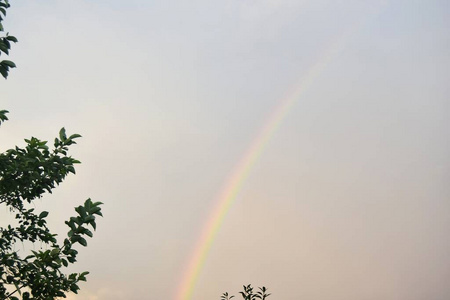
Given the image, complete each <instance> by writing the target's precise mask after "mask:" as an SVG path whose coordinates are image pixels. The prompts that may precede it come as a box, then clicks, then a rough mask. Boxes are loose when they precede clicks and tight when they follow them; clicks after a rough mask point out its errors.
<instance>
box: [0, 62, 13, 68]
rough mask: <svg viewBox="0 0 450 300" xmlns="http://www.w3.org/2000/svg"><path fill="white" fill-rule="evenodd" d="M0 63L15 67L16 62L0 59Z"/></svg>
mask: <svg viewBox="0 0 450 300" xmlns="http://www.w3.org/2000/svg"><path fill="white" fill-rule="evenodd" d="M0 64H2V65H5V66H8V67H10V68H15V67H16V64H15V63H13V62H12V61H10V60H2V61H1V62H0Z"/></svg>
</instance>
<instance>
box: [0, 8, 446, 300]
mask: <svg viewBox="0 0 450 300" xmlns="http://www.w3.org/2000/svg"><path fill="white" fill-rule="evenodd" d="M11 2H12V7H11V8H10V9H9V10H8V16H7V18H6V19H5V22H4V27H5V29H6V30H7V31H9V32H10V33H11V34H12V35H15V36H16V37H17V38H18V39H19V43H17V44H15V45H13V48H12V52H11V56H10V59H11V60H13V61H14V62H15V63H16V64H17V66H18V67H17V69H14V70H12V71H11V73H10V76H9V78H8V80H6V81H4V80H2V81H0V87H1V95H0V104H1V105H0V109H7V110H9V111H10V114H9V119H10V121H8V122H6V123H4V124H2V127H1V130H0V139H1V142H0V150H1V151H4V150H6V149H8V148H11V147H13V146H14V145H22V146H23V145H24V142H23V138H28V137H30V136H36V137H39V138H42V139H45V140H52V139H53V138H54V137H55V136H56V135H57V133H58V131H59V129H60V128H61V127H63V126H64V127H65V128H66V130H67V132H68V133H69V134H72V133H79V134H81V135H82V136H83V138H82V139H80V140H79V142H78V144H77V145H75V146H74V147H73V150H72V155H73V156H74V157H75V158H77V159H79V160H81V161H82V164H81V165H80V166H78V168H77V174H76V176H70V177H69V178H68V179H67V180H66V181H65V182H64V183H63V184H62V185H61V186H60V187H58V188H57V189H56V190H55V191H54V193H53V194H52V195H48V196H46V197H44V198H43V199H42V200H38V201H36V209H38V210H41V209H42V210H49V211H50V215H49V217H48V218H49V224H50V226H51V228H52V229H53V230H54V231H56V232H58V233H59V234H60V238H61V239H62V238H63V237H64V234H65V233H66V232H67V228H66V226H65V225H64V221H65V220H66V219H68V218H69V217H70V216H72V215H73V214H74V211H73V207H75V206H77V205H79V204H80V203H82V202H83V201H84V200H85V199H86V198H88V197H91V198H92V199H93V200H94V201H101V202H104V203H105V204H104V207H103V210H104V216H105V217H104V218H103V219H101V220H99V221H98V228H97V232H96V233H95V235H94V238H93V239H91V240H89V241H88V247H87V248H85V249H80V256H79V263H78V264H77V265H76V267H75V268H74V270H76V271H84V270H89V271H90V272H91V274H90V275H89V277H88V282H87V283H83V284H82V285H81V290H82V292H81V293H80V295H79V296H77V297H75V296H71V297H70V299H72V300H74V299H76V300H83V299H87V300H118V299H127V300H128V299H132V300H134V299H136V300H138V299H160V300H164V299H172V300H188V299H176V293H177V291H178V289H179V286H180V285H181V284H182V281H183V276H184V272H185V270H186V268H187V266H188V264H189V262H190V259H191V257H192V253H193V252H194V250H195V248H196V247H197V244H198V241H199V238H200V235H201V232H202V230H203V229H204V227H205V226H206V225H205V224H206V223H207V220H208V218H209V217H210V215H211V212H212V211H213V208H214V207H215V205H216V204H217V201H218V197H219V193H220V191H221V190H222V188H223V186H224V185H225V184H226V182H227V180H228V179H229V178H230V176H232V173H233V170H234V168H235V167H236V165H237V164H238V163H239V161H240V160H241V159H242V157H243V156H244V155H245V153H246V151H247V150H248V149H249V147H250V146H251V145H252V142H253V141H254V139H255V137H256V136H257V135H258V133H259V132H260V131H261V128H263V126H264V125H265V124H267V122H268V120H269V119H270V116H271V114H272V113H273V112H274V111H275V110H276V109H277V108H278V107H279V106H280V105H281V103H283V100H284V99H286V97H287V95H290V92H291V91H292V90H295V89H296V88H298V87H299V84H301V82H302V81H301V80H302V78H306V77H308V76H309V77H311V76H310V74H311V70H312V69H313V68H314V66H317V65H318V64H322V67H321V69H320V70H319V72H318V73H317V74H316V75H317V76H315V77H314V78H313V80H312V81H311V82H310V84H309V87H308V88H307V89H306V90H305V91H304V92H303V93H302V94H301V95H299V96H298V97H297V98H296V99H295V100H296V101H295V103H294V105H293V106H292V108H291V109H290V110H289V112H288V114H287V115H286V116H285V117H284V118H283V119H282V121H281V122H280V124H279V126H278V128H277V130H276V131H275V133H274V135H273V136H272V137H271V138H270V140H269V142H268V144H267V147H266V148H265V149H264V151H263V152H262V154H261V156H260V157H259V159H258V160H257V161H256V163H255V164H254V166H253V168H252V169H251V171H250V173H249V177H248V179H247V180H246V181H245V182H244V183H243V186H242V189H241V190H240V193H239V194H238V196H237V198H236V199H235V201H234V203H233V205H232V206H231V208H230V210H229V211H228V214H227V215H226V217H225V219H224V221H223V223H222V226H221V227H220V230H219V231H218V233H217V235H216V237H215V240H214V243H213V244H212V247H211V250H210V252H209V254H208V256H207V258H206V261H205V265H204V268H202V270H201V272H200V275H199V278H198V281H197V284H196V285H195V288H194V294H193V297H192V300H207V299H219V298H220V295H221V294H222V293H223V292H225V291H228V292H230V293H231V294H235V295H236V297H237V294H238V291H239V290H240V289H241V287H242V285H243V284H248V283H252V284H254V285H255V286H262V285H265V286H266V287H268V288H269V291H271V292H272V293H273V296H271V297H270V298H269V299H272V298H273V299H274V300H275V299H283V300H298V299H305V300H344V299H345V300H353V299H354V300H379V299H383V300H398V299H402V300H423V299H433V300H445V299H448V296H449V295H450V285H449V284H448V279H449V278H450V255H449V253H450V239H449V238H448V236H449V233H450V230H449V229H450V201H449V200H450V184H449V178H450V155H449V153H450V126H449V112H450V101H449V99H450V87H449V86H450V85H449V83H448V82H449V78H450V55H449V53H450V21H449V20H450V3H449V1H446V0H442V1H438V0H391V1H375V0H374V1H360V0H345V1H344V0H341V1H337V0H315V1H313V0H309V1H308V0H225V1H205V0H191V1H159V0H155V1H143V0H140V1H138V0H128V1H117V0H89V1H88V0H46V1H11ZM336 45H338V46H339V47H337V46H336ZM330 49H331V50H333V51H334V52H333V51H332V52H330V51H331V50H330ZM330 53H332V54H330ZM328 54H330V55H328ZM327 55H328V56H327ZM327 57H328V60H326V58H327ZM0 214H1V215H0V216H1V224H0V225H4V224H6V223H7V222H8V221H7V220H8V219H10V218H11V217H10V216H9V213H8V211H7V210H6V209H2V210H1V211H0ZM189 300H191V299H189Z"/></svg>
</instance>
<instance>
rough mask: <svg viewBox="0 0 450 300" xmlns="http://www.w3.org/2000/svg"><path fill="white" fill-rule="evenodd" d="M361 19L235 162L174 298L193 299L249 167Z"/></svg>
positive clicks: (332, 45)
mask: <svg viewBox="0 0 450 300" xmlns="http://www.w3.org/2000/svg"><path fill="white" fill-rule="evenodd" d="M386 3H387V1H381V4H386ZM382 6H384V5H380V6H379V7H378V9H376V10H375V11H376V12H379V11H380V8H381V7H382ZM373 15H375V14H372V16H373ZM362 21H367V18H366V19H365V20H360V22H359V23H357V26H353V27H352V28H351V29H350V30H349V31H346V32H345V33H344V34H342V35H340V36H339V37H338V38H336V39H335V40H334V41H333V42H331V43H330V46H329V47H328V48H327V49H326V51H324V52H323V54H322V55H320V56H319V59H318V60H317V62H316V63H315V64H313V65H312V66H311V67H310V68H309V70H308V71H307V72H306V74H305V76H304V77H302V78H301V79H300V80H299V81H298V83H297V84H296V85H294V89H293V90H292V91H291V92H290V93H288V94H287V96H286V97H284V98H282V99H281V100H280V101H279V102H280V103H279V105H278V106H277V108H276V109H275V111H274V112H273V113H272V114H271V115H270V117H269V118H268V120H267V121H266V122H265V123H264V124H265V125H264V126H263V128H262V130H261V131H260V132H259V134H258V135H257V137H256V138H255V139H254V140H253V142H252V143H251V146H250V147H249V149H248V150H247V151H246V153H245V155H244V157H243V158H242V160H241V161H240V162H239V164H238V165H237V166H236V168H235V169H234V171H233V172H232V176H230V178H229V179H228V181H227V183H226V184H225V186H224V188H223V189H222V192H221V193H220V194H219V197H218V201H217V205H216V207H215V208H214V210H213V212H212V214H211V215H210V217H209V220H208V222H207V223H206V225H205V226H204V227H203V228H204V230H203V232H202V234H201V236H200V238H199V240H198V242H197V244H196V245H197V246H196V247H195V251H194V253H193V255H192V257H191V259H190V261H189V265H188V266H187V269H186V272H185V274H184V276H183V278H182V282H181V284H180V286H179V288H178V290H177V291H176V296H175V299H176V300H191V299H192V295H193V292H194V288H195V286H196V283H197V280H198V277H199V275H200V272H201V270H202V269H203V266H204V264H205V261H206V258H207V256H208V253H209V251H210V249H211V246H212V245H213V243H214V239H215V237H216V235H217V232H218V230H219V228H220V226H221V225H222V223H223V220H224V219H225V216H226V215H227V213H228V211H229V209H230V207H231V206H232V204H233V203H234V201H235V200H236V197H237V195H238V194H239V192H240V191H241V188H242V186H243V184H244V182H245V181H246V179H247V177H248V176H249V173H250V171H251V170H252V167H253V166H254V164H255V163H256V161H257V160H258V158H259V157H260V156H261V154H262V153H263V152H264V149H265V147H266V145H267V144H268V142H269V141H270V139H271V138H272V136H273V135H274V133H275V131H276V130H277V129H278V127H279V126H280V124H281V122H282V121H283V119H284V118H285V117H286V115H287V114H288V112H289V111H290V110H291V108H292V107H293V105H294V104H295V102H296V101H297V100H298V99H299V98H300V97H301V96H302V94H303V93H304V92H305V91H306V90H307V89H308V88H309V87H310V86H311V84H312V83H313V82H314V80H315V79H316V78H317V77H318V76H319V75H320V74H321V73H322V71H323V70H324V68H325V67H326V66H327V65H328V64H329V63H330V61H331V60H332V59H333V58H335V57H336V55H337V54H338V53H339V52H340V51H341V50H342V48H343V46H344V43H345V41H347V40H348V38H349V36H350V35H351V34H353V33H354V32H355V31H356V30H357V29H358V28H360V27H361V25H362V23H363V22H362Z"/></svg>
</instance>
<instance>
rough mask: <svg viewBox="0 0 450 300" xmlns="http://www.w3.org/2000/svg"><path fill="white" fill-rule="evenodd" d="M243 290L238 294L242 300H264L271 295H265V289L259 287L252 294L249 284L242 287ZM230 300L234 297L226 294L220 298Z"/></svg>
mask: <svg viewBox="0 0 450 300" xmlns="http://www.w3.org/2000/svg"><path fill="white" fill-rule="evenodd" d="M243 288H244V290H243V291H241V292H239V293H240V294H241V296H242V298H243V299H244V300H255V299H261V300H265V299H266V298H267V297H269V296H270V295H271V294H268V293H267V288H266V287H265V286H263V287H259V288H258V289H259V291H257V292H254V291H253V287H252V286H251V284H249V285H244V286H243ZM231 298H234V296H231V295H229V294H228V293H223V294H222V296H221V297H220V299H221V300H230V299H231Z"/></svg>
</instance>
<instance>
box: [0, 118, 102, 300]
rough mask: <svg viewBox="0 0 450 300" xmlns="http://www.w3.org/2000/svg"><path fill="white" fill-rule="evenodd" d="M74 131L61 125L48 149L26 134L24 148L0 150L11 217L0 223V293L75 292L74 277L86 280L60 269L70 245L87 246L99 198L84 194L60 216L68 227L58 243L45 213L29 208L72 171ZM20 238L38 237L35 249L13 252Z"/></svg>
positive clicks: (1, 197)
mask: <svg viewBox="0 0 450 300" xmlns="http://www.w3.org/2000/svg"><path fill="white" fill-rule="evenodd" d="M6 113H7V111H4V110H3V111H0V121H4V120H7V118H6ZM79 137H80V135H79V134H73V135H70V136H67V135H66V131H65V129H64V128H62V129H61V130H60V131H59V136H58V137H57V138H56V139H55V141H54V146H53V147H52V149H50V147H49V146H47V142H46V141H41V140H39V139H37V138H34V137H32V138H30V139H25V142H26V146H25V147H24V148H20V147H15V148H14V149H9V150H6V151H5V152H4V153H0V205H6V207H8V209H9V210H10V212H11V213H12V214H14V215H15V220H16V223H17V225H14V226H12V225H8V226H7V227H5V228H3V227H0V299H11V300H12V299H19V298H18V296H21V297H22V299H55V298H57V297H63V298H65V296H66V293H67V292H74V293H77V291H78V290H79V287H78V283H79V282H80V281H86V275H87V274H88V272H82V273H71V274H65V272H64V271H65V270H64V269H65V268H66V267H68V266H69V264H73V263H75V262H76V258H77V255H78V251H77V250H76V249H75V246H76V245H77V244H80V245H82V246H87V241H86V238H87V237H92V236H93V233H92V231H91V229H93V230H95V229H96V222H95V221H96V218H95V217H96V216H102V212H101V208H100V206H101V204H102V203H101V202H92V200H91V199H87V200H86V201H85V202H84V204H83V205H80V206H78V207H76V208H75V212H76V216H74V217H71V218H70V219H69V220H68V221H66V222H65V223H66V225H67V226H68V227H69V231H68V233H67V237H66V238H65V239H64V241H63V243H58V241H57V239H56V234H52V233H51V232H50V230H49V228H48V227H47V221H46V218H47V216H48V214H49V213H48V212H47V211H42V212H40V213H37V212H35V209H34V208H29V206H30V204H31V203H32V202H33V201H34V200H36V199H39V198H41V197H42V196H43V194H44V193H45V192H49V193H51V192H52V189H53V188H55V187H56V186H57V185H59V184H60V183H61V182H62V181H63V180H64V178H65V177H66V176H67V175H68V174H69V173H75V168H74V165H75V164H77V163H79V161H77V160H76V159H74V158H72V157H71V156H68V150H69V147H70V146H71V145H73V144H75V139H77V138H79ZM90 228H91V229H90ZM24 242H31V243H40V244H41V249H40V250H38V251H34V250H33V251H31V252H30V253H29V255H27V256H25V255H19V254H20V253H19V251H17V250H16V248H17V247H16V245H17V244H18V243H21V244H23V243H24ZM42 246H45V247H44V248H43V247H42ZM33 248H34V247H33ZM23 256H25V257H23Z"/></svg>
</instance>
